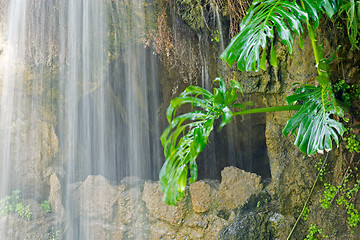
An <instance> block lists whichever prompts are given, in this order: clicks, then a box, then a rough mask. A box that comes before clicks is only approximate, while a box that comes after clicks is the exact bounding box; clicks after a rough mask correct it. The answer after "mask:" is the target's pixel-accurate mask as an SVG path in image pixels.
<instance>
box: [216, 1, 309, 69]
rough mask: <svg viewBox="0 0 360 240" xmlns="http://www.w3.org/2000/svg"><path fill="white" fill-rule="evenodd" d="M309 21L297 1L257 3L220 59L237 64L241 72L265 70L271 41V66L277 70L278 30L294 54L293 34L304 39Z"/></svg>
mask: <svg viewBox="0 0 360 240" xmlns="http://www.w3.org/2000/svg"><path fill="white" fill-rule="evenodd" d="M306 20H307V15H306V13H305V12H304V11H303V10H302V9H301V8H300V7H299V6H298V5H297V4H296V2H295V1H288V0H282V1H279V0H266V1H260V0H255V1H253V3H252V5H251V6H250V8H249V9H248V12H247V14H246V16H245V17H244V19H243V21H242V22H241V24H240V33H239V34H238V35H236V36H235V37H234V38H233V39H232V40H231V42H230V44H229V45H228V47H227V48H226V49H225V51H224V52H223V53H222V54H221V56H220V57H221V58H222V59H223V60H224V61H225V62H226V63H228V64H229V65H230V66H232V65H233V63H235V62H237V66H238V69H239V70H241V71H258V70H259V68H262V69H265V60H266V51H265V48H266V45H267V40H268V39H269V40H270V41H271V50H270V56H271V60H270V63H271V64H272V65H273V66H277V60H276V53H275V50H274V47H273V45H272V41H273V40H274V28H276V29H277V31H278V32H279V37H280V38H281V40H282V42H283V43H284V44H285V45H286V46H287V47H288V50H289V52H290V53H291V52H292V43H293V37H292V33H294V34H297V35H298V36H300V34H301V33H302V32H303V28H302V22H305V21H306ZM261 52H262V55H261V58H260V53H261Z"/></svg>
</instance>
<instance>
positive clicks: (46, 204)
mask: <svg viewBox="0 0 360 240" xmlns="http://www.w3.org/2000/svg"><path fill="white" fill-rule="evenodd" d="M40 206H41V207H42V208H43V209H44V211H45V212H46V213H49V212H51V206H50V202H49V201H44V202H43V203H40Z"/></svg>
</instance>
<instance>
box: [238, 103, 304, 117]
mask: <svg viewBox="0 0 360 240" xmlns="http://www.w3.org/2000/svg"><path fill="white" fill-rule="evenodd" d="M301 107H302V105H289V106H277V107H267V108H253V109H248V110H244V111H240V112H233V113H232V115H233V116H236V115H245V114H250V113H264V112H280V111H291V110H299V109H300V108H301Z"/></svg>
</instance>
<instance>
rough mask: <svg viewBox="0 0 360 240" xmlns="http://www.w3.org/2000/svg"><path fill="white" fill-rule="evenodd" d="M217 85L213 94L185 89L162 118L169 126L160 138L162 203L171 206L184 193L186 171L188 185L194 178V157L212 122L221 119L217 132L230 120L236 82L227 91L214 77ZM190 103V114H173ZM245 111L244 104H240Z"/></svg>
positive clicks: (205, 140) (196, 88)
mask: <svg viewBox="0 0 360 240" xmlns="http://www.w3.org/2000/svg"><path fill="white" fill-rule="evenodd" d="M214 82H216V83H218V84H219V87H218V88H214V93H210V92H209V91H207V90H205V89H203V88H201V87H197V86H189V87H187V88H186V89H185V91H184V92H182V93H181V94H180V96H179V97H177V98H174V99H173V100H171V102H170V105H169V107H168V109H167V112H166V115H167V118H168V120H169V123H170V124H169V126H168V127H167V128H166V129H165V130H164V132H163V133H162V135H161V138H160V140H161V143H162V145H163V147H164V155H165V163H164V165H163V167H162V168H161V171H160V176H159V178H160V185H161V189H162V191H163V193H164V201H165V202H166V203H168V204H171V205H175V204H176V202H178V201H179V200H180V199H181V198H182V197H183V196H184V194H185V189H186V184H187V177H188V172H190V180H189V181H190V183H191V182H194V181H196V179H197V164H196V158H197V156H198V155H199V153H200V152H201V151H203V149H204V148H205V146H206V145H207V142H208V138H209V136H210V133H211V132H212V130H213V125H214V121H215V120H216V119H218V118H220V117H222V121H221V123H220V127H219V129H221V128H222V127H223V126H225V125H226V124H228V123H229V122H230V120H231V119H232V116H233V114H232V112H231V110H230V108H231V107H232V106H236V107H237V106H238V105H235V101H236V99H237V91H240V92H242V90H241V87H240V85H239V83H238V82H237V81H234V80H231V87H230V89H227V88H226V84H225V82H224V81H223V80H222V79H220V78H217V79H216V80H215V81H214ZM185 104H190V105H191V106H192V111H191V112H188V113H184V114H180V115H177V114H176V112H177V110H178V109H179V108H180V107H181V106H183V105H185ZM242 106H244V109H245V104H243V105H242Z"/></svg>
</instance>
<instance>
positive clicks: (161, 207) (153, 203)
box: [142, 182, 184, 225]
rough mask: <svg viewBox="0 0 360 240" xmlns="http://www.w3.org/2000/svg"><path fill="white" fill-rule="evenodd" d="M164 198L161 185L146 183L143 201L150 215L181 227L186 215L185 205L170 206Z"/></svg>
mask: <svg viewBox="0 0 360 240" xmlns="http://www.w3.org/2000/svg"><path fill="white" fill-rule="evenodd" d="M162 197H163V193H162V192H161V190H160V184H159V183H152V182H146V183H145V185H144V192H143V195H142V200H143V201H144V202H145V205H146V207H147V209H148V210H149V212H150V214H151V215H152V216H154V217H155V218H157V219H161V220H163V221H166V222H168V223H170V224H171V225H180V224H181V222H182V220H183V215H184V209H183V203H182V202H181V203H179V204H178V206H169V205H167V204H166V203H164V202H163V201H162Z"/></svg>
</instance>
